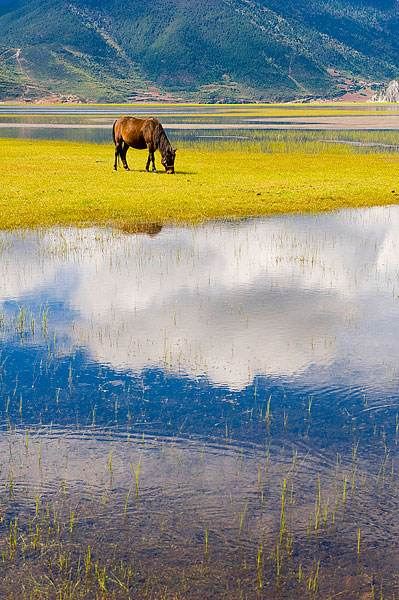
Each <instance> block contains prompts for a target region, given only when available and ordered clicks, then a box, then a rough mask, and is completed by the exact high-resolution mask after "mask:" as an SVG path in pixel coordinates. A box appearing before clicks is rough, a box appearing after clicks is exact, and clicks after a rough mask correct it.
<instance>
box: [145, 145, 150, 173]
mask: <svg viewBox="0 0 399 600" xmlns="http://www.w3.org/2000/svg"><path fill="white" fill-rule="evenodd" d="M150 162H151V151H150V150H149V151H148V158H147V164H146V166H145V170H146V171H147V172H148V171H149V170H150Z"/></svg>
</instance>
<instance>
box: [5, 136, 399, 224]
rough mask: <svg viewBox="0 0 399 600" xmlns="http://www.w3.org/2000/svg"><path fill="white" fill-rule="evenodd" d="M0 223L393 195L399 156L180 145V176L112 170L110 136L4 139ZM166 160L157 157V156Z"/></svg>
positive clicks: (321, 206) (139, 161) (314, 147)
mask: <svg viewBox="0 0 399 600" xmlns="http://www.w3.org/2000/svg"><path fill="white" fill-rule="evenodd" d="M0 146H1V149H2V151H1V153H0V173H1V184H2V185H1V191H0V228H2V229H11V228H18V227H22V228H25V227H39V226H52V225H78V226H83V225H88V224H96V225H114V226H117V227H122V228H126V229H127V230H132V231H133V230H134V229H135V227H136V226H137V227H140V226H141V225H142V224H143V223H158V224H164V223H182V222H188V223H196V222H200V221H204V220H207V219H222V218H225V219H235V218H242V217H250V216H258V215H270V214H277V213H294V212H305V211H306V212H309V211H314V212H316V211H325V210H334V209H338V208H343V207H361V206H372V205H385V204H393V203H396V202H397V201H398V199H399V184H398V174H399V156H398V155H397V154H396V153H392V152H391V153H388V152H387V153H382V152H381V151H379V152H376V153H373V152H370V151H368V152H365V153H359V152H358V151H357V150H355V149H353V148H351V147H350V146H341V145H338V144H337V145H332V146H333V147H331V148H330V147H326V145H325V144H320V143H317V142H314V143H312V142H308V143H306V144H300V143H298V144H295V143H292V144H291V145H290V148H289V151H288V150H287V148H285V147H283V145H280V144H278V143H277V144H275V145H274V146H273V147H272V148H271V151H269V152H263V151H262V149H261V148H259V146H257V145H256V144H255V145H254V147H253V148H252V149H251V144H249V143H248V142H246V143H243V144H240V143H234V144H232V145H231V147H230V148H227V146H226V144H222V145H221V147H220V148H219V149H215V147H212V146H211V145H207V144H206V143H199V144H194V145H193V144H191V145H190V144H186V145H183V146H182V147H180V149H179V152H178V155H177V161H176V168H177V174H176V175H175V176H167V175H165V174H164V173H163V172H162V173H161V172H160V173H158V174H156V175H153V174H148V173H146V172H145V171H144V165H145V162H146V153H145V152H135V151H132V150H131V151H130V153H129V154H128V160H129V162H130V166H131V168H133V169H138V170H133V171H132V172H124V171H123V170H122V169H121V170H120V171H118V173H115V172H113V171H112V164H113V148H112V145H111V144H110V145H109V146H106V145H104V144H89V143H74V142H59V141H56V142H55V141H33V140H32V141H27V140H11V139H3V140H1V141H0ZM157 162H158V166H159V167H160V166H161V165H160V159H159V157H158V159H157Z"/></svg>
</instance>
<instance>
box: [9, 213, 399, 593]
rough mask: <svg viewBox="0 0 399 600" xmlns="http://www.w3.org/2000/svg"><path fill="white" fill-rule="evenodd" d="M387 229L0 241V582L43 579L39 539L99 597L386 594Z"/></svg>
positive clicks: (275, 226)
mask: <svg viewBox="0 0 399 600" xmlns="http://www.w3.org/2000/svg"><path fill="white" fill-rule="evenodd" d="M398 227H399V209H398V208H396V207H391V208H373V209H369V210H361V211H343V212H337V213H331V214H326V215H321V216H294V217H278V218H273V219H265V220H248V221H243V222H239V223H211V224H206V225H202V226H199V227H196V228H187V229H179V228H172V227H164V228H162V227H160V226H157V225H155V224H152V225H149V226H148V227H144V228H143V231H141V233H138V234H126V233H123V232H120V231H116V230H99V229H82V230H75V229H55V230H49V231H38V232H17V233H15V232H14V233H4V232H3V233H1V234H0V256H1V262H0V282H1V283H0V339H1V343H0V417H1V420H2V434H1V436H0V448H1V454H2V457H3V459H2V467H1V478H2V491H1V498H2V507H3V508H2V514H3V521H2V524H1V536H0V544H1V545H2V546H1V547H2V548H3V550H2V552H3V556H6V555H7V556H8V554H7V553H8V552H9V550H8V549H9V547H11V546H10V544H11V542H10V540H9V536H10V535H11V534H10V533H9V532H10V531H11V529H12V527H13V525H12V524H13V523H14V522H15V518H16V516H17V517H18V527H19V529H18V531H19V536H20V537H19V538H18V543H17V550H16V551H15V553H14V554H13V555H12V557H11V558H7V559H4V560H5V564H4V565H3V577H4V583H3V585H4V589H6V590H14V592H13V593H15V590H16V588H15V573H19V578H20V580H21V581H23V582H24V585H26V586H27V589H31V588H30V587H29V586H33V583H32V579H29V577H30V575H32V573H33V575H32V577H33V579H34V581H36V582H39V583H40V585H41V586H42V588H41V589H47V588H46V586H48V585H49V584H48V578H49V577H50V578H51V580H52V581H53V583H54V586H61V585H63V583H62V582H63V581H64V579H65V577H66V575H65V573H64V571H63V570H62V569H60V568H58V567H57V566H54V564H53V563H52V562H51V561H50V562H49V561H48V560H47V559H44V558H43V556H45V555H47V553H48V552H50V550H49V549H48V547H47V546H46V544H49V547H50V548H52V550H51V552H52V553H53V554H54V556H56V552H59V553H61V554H62V555H63V556H64V555H65V556H68V557H69V558H68V561H69V562H68V565H70V571H68V573H69V575H68V577H69V578H70V580H73V582H74V583H76V581H78V579H79V585H83V584H82V580H83V579H84V578H83V579H82V577H83V576H81V574H80V571H79V569H78V566H77V565H81V564H83V560H84V557H85V556H87V548H88V546H90V549H91V550H90V551H91V553H92V555H93V557H94V558H93V561H94V560H98V561H99V565H102V566H104V568H106V569H107V571H106V572H107V576H106V589H107V593H109V594H110V596H109V597H116V598H128V597H131V598H137V597H140V598H146V597H148V598H150V597H151V598H161V597H163V598H258V597H265V598H266V597H273V598H292V597H308V596H309V597H320V598H326V597H332V595H333V594H341V593H342V597H344V598H357V597H359V598H371V597H373V596H372V595H371V594H372V593H374V594H375V597H377V593H378V594H380V592H381V590H382V593H383V594H384V595H383V597H384V598H385V597H387V598H393V597H394V596H393V595H394V593H395V592H396V593H397V591H398V579H397V573H398V569H399V554H398V551H399V545H398V534H399V526H398V521H397V514H398V509H399V500H398V498H399V496H398V491H399V486H398V468H399V463H398V450H397V443H398V441H399V438H398V430H399V428H398V413H399V402H398V400H399V391H398V376H399V360H398V359H399V279H398V276H399V241H398V236H397V231H398ZM54 507H56V508H54ZM46 511H47V513H46ZM52 511H53V512H54V514H55V513H56V512H57V514H59V521H60V522H61V523H62V526H61V533H60V532H59V531H58V533H54V539H53V537H51V536H53V533H51V535H50V534H48V537H49V539H50V538H51V539H50V541H48V540H47V542H46V543H45V542H44V541H42V542H41V543H42V551H41V552H40V551H39V550H38V547H36V545H35V544H34V543H33V542H32V541H31V538H32V535H35V531H36V529H35V527H36V525H35V524H37V523H40V527H42V525H41V524H42V523H45V524H46V525H45V526H44V525H43V527H50V526H49V525H48V524H47V521H46V518H47V517H46V514H53V512H52ZM71 514H73V517H72V526H71ZM40 515H42V517H40ZM41 518H42V520H40V519H41ZM49 518H50V517H49ZM52 527H53V526H52ZM53 528H54V529H56V528H55V527H53ZM32 531H33V533H32ZM46 531H47V529H46ZM49 531H50V529H49ZM51 531H52V532H53V529H51ZM41 535H42V536H43V537H44V534H43V533H42V534H41ZM46 535H47V534H46ZM7 536H8V537H7ZM30 536H31V537H30ZM21 539H22V540H25V546H26V547H27V548H28V550H26V548H25V550H23V549H22V548H23V542H21ZM32 539H33V538H32ZM46 539H47V538H46ZM387 546H389V549H390V552H389V558H386V548H387ZM55 549H56V550H55ZM57 556H58V555H57ZM54 560H55V559H54ZM57 560H58V559H57ZM56 564H57V565H58V562H57V563H56ZM122 564H123V565H130V567H129V568H131V569H132V572H134V575H132V576H131V577H127V575H126V573H127V571H126V569H125V567H123V569H125V570H123V569H122V567H121V566H120V565H122ZM79 568H80V567H79ZM82 568H83V567H82ZM98 568H100V567H98ZM98 568H97V575H96V576H94V575H93V581H92V580H91V579H87V578H86V579H84V581H85V585H87V586H89V587H90V586H92V587H90V590H91V591H89V592H88V595H87V596H83V595H82V597H96V596H95V595H94V594H95V593H99V594H100V593H102V592H101V590H102V587H101V581H100V579H101V578H99V577H98ZM101 568H102V567H101ZM93 569H94V567H93ZM118 569H119V570H118ZM28 573H29V574H30V575H29V576H28ZM93 573H94V571H93ZM112 574H113V575H112ZM86 575H87V574H86ZM78 576H79V577H78ZM87 577H88V576H87ZM75 579H76V581H75ZM122 579H123V582H124V583H123V586H124V587H123V586H122V587H121V585H119V584H120V581H121V580H122ZM118 581H119V583H118ZM13 582H14V583H13ZM76 585H78V584H76ZM13 586H14V587H13ZM89 587H88V589H89ZM57 589H58V588H57ZM79 589H80V588H79ZM103 591H104V590H103ZM10 593H11V592H10ZM49 594H50V595H49V597H52V596H51V593H50V592H49ZM90 594H91V595H90ZM111 594H113V595H111ZM162 594H164V595H163V596H162ZM10 597H14V596H10ZM15 597H18V595H16V596H15ZM43 597H47V596H44V595H43ZM98 597H101V596H98ZM107 597H108V596H107Z"/></svg>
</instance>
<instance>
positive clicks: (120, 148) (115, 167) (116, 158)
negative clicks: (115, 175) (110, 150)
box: [114, 142, 122, 171]
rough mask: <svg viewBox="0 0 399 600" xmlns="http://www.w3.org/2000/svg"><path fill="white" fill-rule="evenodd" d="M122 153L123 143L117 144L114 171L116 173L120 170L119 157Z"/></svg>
mask: <svg viewBox="0 0 399 600" xmlns="http://www.w3.org/2000/svg"><path fill="white" fill-rule="evenodd" d="M121 151H122V143H121V142H117V143H116V144H115V162H114V170H115V171H117V170H118V156H121Z"/></svg>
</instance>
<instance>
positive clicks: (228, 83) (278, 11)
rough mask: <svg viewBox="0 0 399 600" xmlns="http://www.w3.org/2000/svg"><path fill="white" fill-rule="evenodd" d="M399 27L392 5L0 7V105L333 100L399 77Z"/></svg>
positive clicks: (62, 1) (8, 1)
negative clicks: (3, 102)
mask: <svg viewBox="0 0 399 600" xmlns="http://www.w3.org/2000/svg"><path fill="white" fill-rule="evenodd" d="M398 30H399V4H398V2H397V0H284V1H283V2H282V1H281V0H123V1H122V0H0V99H3V100H4V99H21V98H25V99H35V98H41V97H49V96H50V97H59V98H72V99H73V98H76V99H77V98H79V99H82V100H97V101H106V102H116V101H127V100H132V99H133V100H134V99H186V100H187V99H191V100H202V101H220V100H221V101H227V100H232V101H234V100H242V101H247V100H287V99H295V98H319V97H334V96H339V95H342V94H344V93H345V92H350V93H352V92H356V91H359V90H362V89H363V88H367V87H369V88H370V87H373V84H375V83H376V82H387V81H389V80H391V79H394V78H395V77H397V76H398V74H399V38H398V36H397V31H398ZM374 87H375V86H374Z"/></svg>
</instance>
